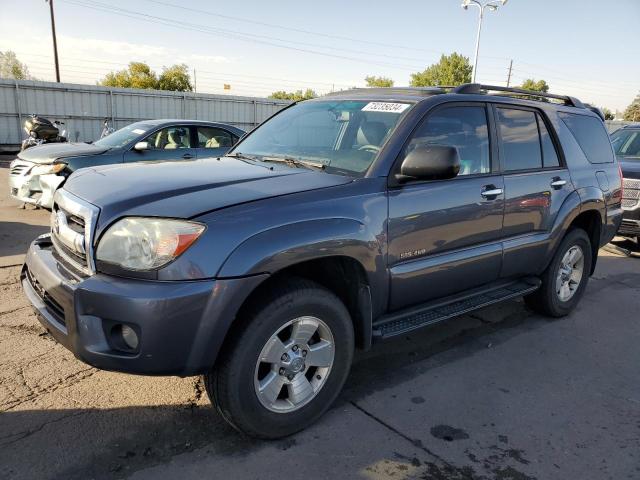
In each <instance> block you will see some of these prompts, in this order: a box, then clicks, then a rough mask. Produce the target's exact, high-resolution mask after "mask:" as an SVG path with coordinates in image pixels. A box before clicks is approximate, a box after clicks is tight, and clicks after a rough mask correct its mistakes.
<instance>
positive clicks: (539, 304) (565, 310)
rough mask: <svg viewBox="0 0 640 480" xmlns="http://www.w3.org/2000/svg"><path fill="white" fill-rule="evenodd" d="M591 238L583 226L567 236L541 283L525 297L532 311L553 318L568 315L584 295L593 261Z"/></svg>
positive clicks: (571, 231)
mask: <svg viewBox="0 0 640 480" xmlns="http://www.w3.org/2000/svg"><path fill="white" fill-rule="evenodd" d="M592 260H593V259H592V253H591V241H590V240H589V236H588V235H587V233H586V232H585V231H584V230H582V229H573V230H570V231H569V233H567V235H566V236H565V238H564V239H563V240H562V242H561V243H560V246H559V247H558V250H557V251H556V253H555V255H554V257H553V260H551V263H550V264H549V266H548V267H547V269H546V270H545V271H544V273H543V274H542V277H541V279H542V285H541V286H540V288H539V289H538V290H536V291H535V292H534V293H532V294H530V295H527V296H526V297H525V302H526V303H527V305H528V306H529V307H530V308H532V309H533V310H535V311H537V312H540V313H543V314H545V315H548V316H551V317H563V316H565V315H568V314H569V313H570V312H571V311H572V310H573V309H574V308H575V306H576V305H577V304H578V302H579V301H580V298H581V297H582V295H583V294H584V290H585V288H586V287H587V282H588V280H589V272H590V271H591V263H592Z"/></svg>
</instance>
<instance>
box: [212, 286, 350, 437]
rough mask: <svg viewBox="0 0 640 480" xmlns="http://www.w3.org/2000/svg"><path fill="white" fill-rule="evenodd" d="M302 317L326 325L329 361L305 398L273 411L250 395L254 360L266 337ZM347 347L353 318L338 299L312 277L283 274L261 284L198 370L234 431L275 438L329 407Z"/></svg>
mask: <svg viewBox="0 0 640 480" xmlns="http://www.w3.org/2000/svg"><path fill="white" fill-rule="evenodd" d="M302 316H314V317H317V318H318V319H321V320H322V321H323V322H324V323H325V324H326V325H327V326H328V327H329V329H330V330H331V333H332V335H333V339H334V360H333V364H332V366H331V370H330V372H329V374H328V376H327V378H326V380H325V381H324V384H323V386H322V387H321V388H320V389H319V390H318V392H317V393H316V396H315V397H314V398H312V399H311V400H310V401H309V402H308V403H306V404H305V405H304V406H302V407H300V408H299V409H298V410H294V411H292V412H288V413H279V412H273V411H271V410H269V409H267V408H266V407H265V406H263V405H262V403H261V402H260V400H259V399H258V395H257V394H256V391H255V388H254V376H255V371H256V362H257V360H258V357H259V355H260V352H261V350H262V348H263V347H264V346H265V344H266V343H267V341H268V340H269V338H270V337H271V336H272V335H273V334H274V333H275V332H276V331H278V329H280V328H281V327H282V326H283V325H285V324H286V323H287V322H289V321H291V320H293V319H295V318H299V317H302ZM353 351H354V333H353V323H352V321H351V317H350V316H349V312H348V311H347V309H346V308H345V306H344V304H343V303H342V302H341V301H340V299H339V298H338V297H337V296H336V295H334V294H333V293H332V292H331V291H329V290H327V289H326V288H324V287H322V286H320V285H318V284H316V283H315V282H312V281H309V280H305V279H301V278H289V279H285V280H284V281H283V282H282V283H278V284H274V285H271V286H270V287H268V288H266V289H265V290H264V291H263V292H262V293H261V294H260V295H258V297H257V298H256V299H254V300H253V301H252V303H251V305H250V306H249V308H248V309H246V310H245V311H244V313H243V314H242V318H240V319H239V322H238V323H237V324H236V325H235V326H234V331H233V332H231V334H230V338H229V339H227V340H226V341H225V347H224V349H223V351H222V352H221V354H220V356H219V358H218V360H217V362H216V365H215V367H214V368H213V370H212V371H211V372H210V373H207V374H205V375H204V383H205V387H206V390H207V394H208V395H209V398H210V399H211V401H212V403H213V404H214V405H215V407H216V408H217V410H218V411H219V412H220V414H221V415H222V416H223V417H224V419H225V420H227V422H229V423H230V424H231V425H232V426H233V427H235V428H236V429H237V430H239V431H240V432H243V433H245V434H247V435H250V436H252V437H257V438H264V439H275V438H281V437H285V436H287V435H291V434H293V433H295V432H297V431H300V430H302V429H304V428H306V427H308V426H309V425H311V424H312V423H313V422H315V421H316V420H317V419H318V418H319V417H320V416H322V414H323V413H324V412H325V411H326V410H327V409H328V408H329V407H330V406H331V404H332V403H333V401H334V400H335V399H336V397H337V396H338V394H339V393H340V391H341V390H342V387H343V385H344V382H345V380H346V379H347V376H348V374H349V370H350V368H351V362H352V360H353Z"/></svg>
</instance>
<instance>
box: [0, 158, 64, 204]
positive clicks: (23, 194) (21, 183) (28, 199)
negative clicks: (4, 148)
mask: <svg viewBox="0 0 640 480" xmlns="http://www.w3.org/2000/svg"><path fill="white" fill-rule="evenodd" d="M33 166H34V165H33V164H29V163H28V162H23V161H15V162H13V163H12V164H11V167H10V170H9V192H10V195H11V197H12V198H15V199H16V200H18V201H20V202H23V203H29V204H32V205H38V206H40V207H44V208H48V209H51V208H52V207H53V194H54V193H55V191H56V190H57V189H58V188H60V186H61V185H62V183H63V182H64V181H65V177H63V176H61V175H55V174H49V175H31V174H30V173H29V171H30V170H31V168H32V167H33ZM16 167H18V168H16ZM21 167H22V168H21Z"/></svg>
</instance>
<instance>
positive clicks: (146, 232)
mask: <svg viewBox="0 0 640 480" xmlns="http://www.w3.org/2000/svg"><path fill="white" fill-rule="evenodd" d="M205 228H206V227H205V226H204V225H202V224H200V223H195V222H189V221H186V220H173V219H169V218H142V217H127V218H123V219H121V220H118V221H117V222H116V223H114V224H113V225H112V226H111V227H109V229H108V230H107V232H106V233H105V234H104V235H103V237H102V239H101V240H100V243H99V244H98V249H97V251H96V260H98V261H101V262H106V263H111V264H114V265H118V266H120V267H122V268H125V269H127V270H154V269H157V268H159V267H161V266H163V265H166V264H167V263H169V262H171V261H172V260H173V259H175V258H177V257H178V256H179V255H180V254H182V253H183V252H184V251H185V250H186V249H187V248H189V247H190V246H191V245H192V244H193V242H195V241H196V240H197V238H198V237H199V236H200V235H201V234H202V232H204V230H205Z"/></svg>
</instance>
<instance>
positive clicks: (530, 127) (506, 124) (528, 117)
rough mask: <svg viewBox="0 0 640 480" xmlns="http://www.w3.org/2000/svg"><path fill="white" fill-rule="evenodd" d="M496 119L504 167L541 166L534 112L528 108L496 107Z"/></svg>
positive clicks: (522, 168) (534, 167)
mask: <svg viewBox="0 0 640 480" xmlns="http://www.w3.org/2000/svg"><path fill="white" fill-rule="evenodd" d="M496 121H497V124H498V131H499V133H500V138H501V140H502V157H503V158H504V169H505V170H506V171H514V170H532V169H539V168H542V149H541V147H540V136H539V135H538V122H537V119H536V113H535V112H533V111H530V110H516V109H513V108H502V107H499V108H496Z"/></svg>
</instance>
